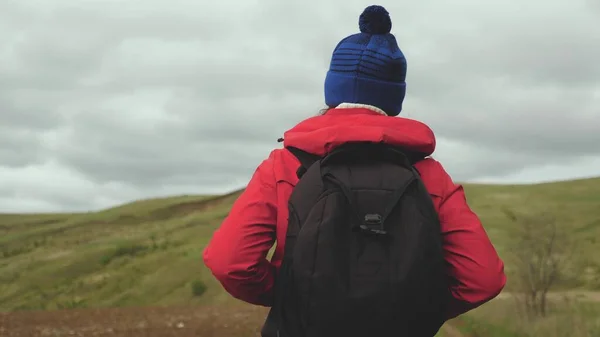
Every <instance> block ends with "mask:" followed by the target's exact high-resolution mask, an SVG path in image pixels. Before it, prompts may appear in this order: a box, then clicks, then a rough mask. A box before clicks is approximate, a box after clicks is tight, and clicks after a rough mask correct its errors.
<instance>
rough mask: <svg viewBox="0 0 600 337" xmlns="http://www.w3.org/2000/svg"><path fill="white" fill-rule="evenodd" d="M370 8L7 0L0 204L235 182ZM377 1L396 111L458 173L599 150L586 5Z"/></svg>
mask: <svg viewBox="0 0 600 337" xmlns="http://www.w3.org/2000/svg"><path fill="white" fill-rule="evenodd" d="M366 5H368V4H366V3H363V2H362V1H344V2H341V1H329V2H316V1H309V2H302V3H287V2H282V1H276V0H266V1H260V2H259V1H244V2H238V1H234V0H226V1H218V2H210V3H209V2H206V1H200V2H198V1H186V0H178V1H172V2H160V1H155V0H144V1H141V0H136V1H128V2H126V3H123V2H120V1H99V0H97V1H86V2H85V3H77V4H75V3H74V2H72V1H67V0H56V1H52V2H30V1H12V2H1V3H0V41H3V43H2V44H0V122H1V123H0V173H1V175H0V185H1V186H3V187H2V189H0V211H3V210H6V211H10V210H19V211H28V210H29V211H35V210H52V209H54V210H64V209H67V210H68V209H89V208H98V207H105V206H108V205H111V204H114V203H118V202H122V201H125V200H131V199H136V198H142V197H149V196H155V195H161V194H180V193H216V192H224V191H226V190H227V189H233V188H236V187H239V186H242V185H244V184H245V182H246V181H247V179H248V178H249V176H250V175H251V174H252V172H253V171H254V169H255V167H256V165H258V164H259V163H260V161H261V160H262V159H263V158H264V157H266V156H267V155H268V153H269V151H271V150H272V149H273V148H275V147H278V146H279V145H278V144H277V143H276V142H275V140H276V139H277V138H278V137H280V136H281V135H282V134H283V132H284V131H285V130H286V129H288V128H290V127H292V126H293V125H294V124H296V123H297V122H299V121H300V120H302V119H303V118H306V117H308V116H310V115H313V114H315V113H316V112H317V111H318V110H319V109H320V108H322V106H323V97H322V95H323V94H322V92H323V80H324V76H325V72H326V70H327V66H328V62H329V58H330V56H331V51H332V50H333V48H334V46H335V45H336V44H337V43H338V42H339V40H340V39H342V38H343V37H345V36H347V35H349V34H352V33H355V32H357V31H358V24H357V21H358V14H359V13H360V11H361V10H362V9H363V8H364V7H365V6H366ZM594 6H595V7H594ZM386 8H387V9H388V10H389V11H390V13H391V15H392V19H393V22H394V25H393V33H395V34H396V36H397V38H398V41H399V44H400V46H401V48H402V49H403V51H404V52H405V54H406V56H407V59H408V66H409V69H408V79H407V82H408V96H407V99H406V103H405V108H404V112H403V115H404V116H407V117H411V118H417V119H420V120H423V121H425V122H426V123H428V124H429V125H431V127H432V128H433V129H434V131H435V132H436V134H437V135H438V138H439V142H438V144H439V147H438V150H437V151H436V153H435V156H436V158H438V159H440V160H441V161H442V162H443V163H444V166H446V168H447V169H448V171H449V172H450V173H451V174H452V175H453V177H455V179H457V180H477V179H479V178H482V177H485V178H486V179H487V178H490V177H492V178H494V177H496V179H502V177H505V176H510V177H512V176H514V175H515V174H518V172H521V171H523V170H525V171H527V172H532V171H531V170H534V171H535V169H536V167H537V168H539V169H540V170H541V168H544V167H548V165H550V166H552V165H555V164H558V165H560V164H565V165H577V163H578V162H581V163H582V165H585V163H586V162H585V160H586V158H588V157H590V156H592V157H593V156H596V157H600V150H599V148H598V147H597V146H596V144H599V143H600V123H599V122H600V116H599V115H598V106H600V96H599V95H598V93H599V92H600V85H599V84H598V81H597V79H598V78H599V77H600V66H599V64H598V62H597V61H596V60H595V57H596V55H600V23H599V22H600V20H598V19H599V18H600V11H598V7H597V4H596V3H595V2H591V1H587V2H586V1H585V0H581V1H579V0H575V1H570V2H565V1H559V0H552V1H541V0H535V1H529V2H525V3H524V2H516V1H515V2H506V1H500V0H495V1H492V2H486V3H481V2H476V1H473V0H462V1H461V2H459V3H456V2H454V3H447V2H441V1H434V0H424V1H420V2H413V3H402V4H400V3H398V4H390V5H386ZM593 163H596V162H593ZM588 165H592V164H588ZM563 166H564V165H563ZM588 171H589V170H588ZM588 171H585V170H582V171H581V172H588ZM523 172H524V171H523ZM540 172H543V173H541V174H545V175H548V177H549V178H551V175H552V173H551V172H555V171H548V170H546V169H544V170H543V171H540ZM549 172H550V173H549ZM556 172H558V171H556ZM561 172H562V171H561ZM578 172H579V171H578ZM528 174H529V176H531V173H528ZM561 177H562V176H561Z"/></svg>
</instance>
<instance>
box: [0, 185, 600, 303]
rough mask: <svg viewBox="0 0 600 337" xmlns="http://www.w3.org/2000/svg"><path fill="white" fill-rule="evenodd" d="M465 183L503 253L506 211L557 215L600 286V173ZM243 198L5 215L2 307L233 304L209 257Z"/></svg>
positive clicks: (588, 278) (583, 283) (584, 281)
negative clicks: (546, 180)
mask: <svg viewBox="0 0 600 337" xmlns="http://www.w3.org/2000/svg"><path fill="white" fill-rule="evenodd" d="M465 189H466V191H467V197H468V200H469V202H470V203H471V204H472V206H473V208H474V210H475V211H476V212H477V213H478V214H479V215H480V216H481V218H482V220H483V221H484V224H485V226H486V229H487V230H488V233H489V235H490V236H491V238H492V240H493V242H494V243H495V244H496V246H497V248H498V250H499V251H500V253H501V254H503V253H505V252H506V250H507V247H508V243H509V242H510V240H511V237H510V234H509V233H510V229H511V226H514V225H512V224H511V223H510V222H509V221H507V219H506V217H505V216H504V215H503V213H502V212H501V208H502V207H508V208H511V209H514V210H517V211H524V212H531V211H540V210H550V211H552V212H553V213H554V214H555V215H556V217H557V218H558V219H559V221H560V223H561V225H562V226H566V227H568V228H570V231H571V232H572V233H573V235H575V236H576V238H577V240H578V242H580V245H579V247H580V249H581V251H580V252H579V253H578V259H579V261H580V263H581V264H584V265H585V267H586V268H587V274H585V275H584V277H579V276H581V275H577V276H578V277H577V278H575V277H574V278H573V280H570V282H571V284H570V285H572V286H579V287H587V288H598V287H599V286H600V280H599V278H598V275H599V274H600V254H597V253H595V254H594V253H593V252H598V251H599V248H600V246H599V244H600V243H598V241H597V240H600V207H599V205H600V179H587V180H578V181H568V182H560V183H551V184H540V185H529V186H492V185H466V186H465ZM238 195H239V192H235V193H231V194H228V195H224V196H218V197H210V196H184V197H175V198H165V199H154V200H146V201H139V202H134V203H130V204H126V205H123V206H119V207H116V208H111V209H107V210H104V211H100V212H90V213H80V214H40V215H8V214H7V215H0V311H11V310H23V309H55V308H75V307H108V306H129V305H172V304H193V303H204V304H215V303H229V302H230V301H232V299H231V298H230V297H229V296H227V295H225V294H224V292H223V291H222V290H221V288H220V286H219V285H218V284H217V283H216V282H215V281H214V280H213V278H212V276H211V275H210V273H209V272H208V271H207V270H206V269H205V268H204V266H203V264H202V259H201V253H202V249H203V248H204V246H205V244H206V243H207V241H208V240H209V238H210V236H211V234H212V232H213V230H214V229H215V228H216V227H217V226H218V225H219V223H220V222H221V221H222V219H223V217H224V216H226V214H227V212H228V210H229V208H230V206H231V204H232V202H233V201H234V200H235V199H236V197H237V196H238ZM507 268H508V269H510V266H507ZM509 272H510V270H509Z"/></svg>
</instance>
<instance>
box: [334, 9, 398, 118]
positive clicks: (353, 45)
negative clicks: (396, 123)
mask: <svg viewBox="0 0 600 337" xmlns="http://www.w3.org/2000/svg"><path fill="white" fill-rule="evenodd" d="M359 27H360V33H358V34H354V35H351V36H348V37H346V38H345V39H343V40H342V41H341V42H340V43H339V44H338V45H337V46H336V47H335V49H334V51H333V56H332V57H331V64H330V66H329V71H328V72H327V77H326V78H325V103H326V104H327V105H328V106H330V107H336V106H337V105H339V104H341V103H358V104H368V105H372V106H376V107H378V108H380V109H381V110H383V111H385V112H386V113H387V114H388V115H390V116H397V115H398V114H400V111H402V102H403V101H404V96H405V94H406V59H405V58H404V54H403V53H402V51H401V50H400V48H399V47H398V43H397V42H396V37H394V35H392V34H391V33H390V30H391V29H392V21H391V19H390V15H389V13H388V11H387V10H386V9H385V8H383V7H381V6H376V5H373V6H369V7H367V8H366V9H365V10H364V11H363V13H362V14H361V15H360V18H359Z"/></svg>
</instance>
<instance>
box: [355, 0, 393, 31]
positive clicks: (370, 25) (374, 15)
mask: <svg viewBox="0 0 600 337" xmlns="http://www.w3.org/2000/svg"><path fill="white" fill-rule="evenodd" d="M358 27H359V28H360V31H361V33H366V34H388V33H389V32H390V31H391V30H392V19H390V13H388V11H387V10H386V9H385V8H383V7H382V6H377V5H372V6H369V7H367V8H365V10H364V11H363V12H362V14H361V15H360V17H359V19H358Z"/></svg>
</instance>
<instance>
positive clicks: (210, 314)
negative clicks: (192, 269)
mask: <svg viewBox="0 0 600 337" xmlns="http://www.w3.org/2000/svg"><path fill="white" fill-rule="evenodd" d="M563 296H567V297H570V298H574V299H579V300H587V301H595V302H600V292H594V291H568V292H560V293H556V292H555V293H552V294H551V295H550V297H551V298H556V299H560V298H562V297H563ZM510 297H511V294H510V293H502V294H501V295H500V296H498V298H500V299H503V298H504V299H506V298H510ZM265 315H266V309H265V308H260V307H255V306H250V305H243V304H240V305H236V306H228V307H220V306H211V307H203V306H196V307H155V308H148V307H144V308H109V309H77V310H61V311H36V312H13V313H0V337H46V336H47V337H50V336H52V337H53V336H85V337H87V336H111V337H137V336H140V337H141V336H146V337H169V336H177V337H192V336H194V337H198V336H202V337H213V336H214V337H257V336H260V334H259V333H260V326H261V325H262V322H263V320H264V318H265ZM456 324H459V323H457V322H456V321H454V320H453V321H450V322H448V323H447V324H446V325H444V326H443V327H442V331H443V336H444V337H467V336H464V335H463V334H462V333H461V332H460V331H459V329H458V328H457V327H456Z"/></svg>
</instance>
